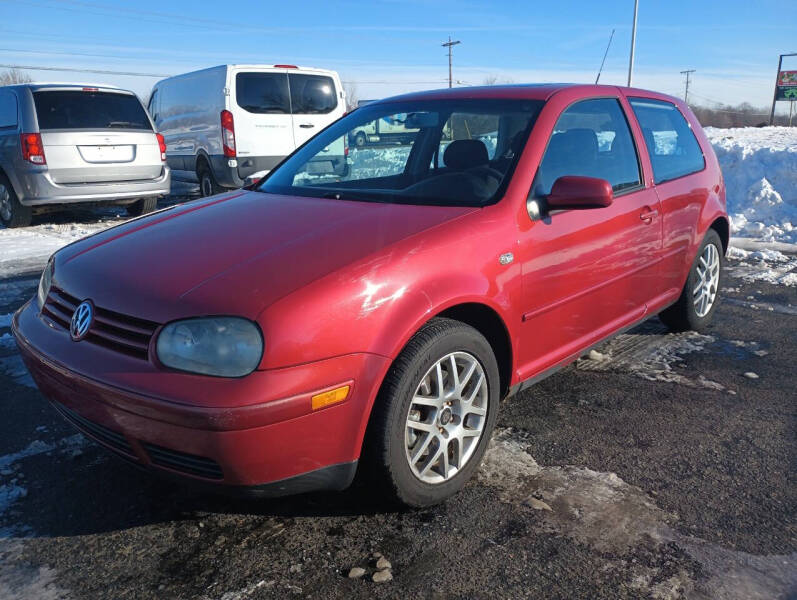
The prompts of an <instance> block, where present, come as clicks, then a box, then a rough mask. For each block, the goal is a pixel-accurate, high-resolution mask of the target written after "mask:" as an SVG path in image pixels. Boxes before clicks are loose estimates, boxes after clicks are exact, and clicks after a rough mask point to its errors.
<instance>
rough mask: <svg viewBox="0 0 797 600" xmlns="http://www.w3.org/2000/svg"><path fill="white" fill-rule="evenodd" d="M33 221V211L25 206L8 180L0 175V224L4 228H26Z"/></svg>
mask: <svg viewBox="0 0 797 600" xmlns="http://www.w3.org/2000/svg"><path fill="white" fill-rule="evenodd" d="M31 219H33V209H32V208H31V207H30V206H25V205H24V204H22V203H21V202H20V201H19V198H17V194H16V192H15V191H14V188H13V187H12V186H11V183H10V182H9V181H8V178H7V177H6V176H5V175H0V222H2V223H3V225H5V226H6V227H27V226H28V225H30V222H31Z"/></svg>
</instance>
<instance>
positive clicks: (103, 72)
mask: <svg viewBox="0 0 797 600" xmlns="http://www.w3.org/2000/svg"><path fill="white" fill-rule="evenodd" d="M0 68H3V69H23V70H25V71H69V72H70V73H99V74H100V75H129V76H131V77H171V75H168V74H165V73H136V72H134V71H109V70H105V69H75V68H71V67H36V66H32V65H3V64H0Z"/></svg>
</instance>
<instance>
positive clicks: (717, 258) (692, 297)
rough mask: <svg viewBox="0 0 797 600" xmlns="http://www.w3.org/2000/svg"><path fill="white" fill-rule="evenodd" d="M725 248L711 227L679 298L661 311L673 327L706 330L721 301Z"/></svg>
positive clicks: (674, 328) (663, 317)
mask: <svg viewBox="0 0 797 600" xmlns="http://www.w3.org/2000/svg"><path fill="white" fill-rule="evenodd" d="M723 261H724V252H723V249H722V241H721V240H720V236H719V234H717V232H716V231H714V230H713V229H709V230H708V233H706V237H704V238H703V243H702V244H700V249H699V250H698V251H697V256H696V257H695V260H694V262H693V263H692V268H691V269H690V270H689V277H687V278H686V285H684V288H683V290H682V291H681V295H680V297H679V298H678V300H677V301H676V302H675V304H673V305H672V306H670V307H669V308H667V309H665V310H664V311H662V312H661V314H660V315H659V318H660V319H661V320H662V322H663V323H664V324H665V325H667V327H669V328H670V329H671V330H673V331H688V330H692V331H704V330H705V329H706V328H707V327H708V326H709V324H710V323H711V319H712V317H713V316H714V312H715V311H716V310H717V306H718V305H719V303H720V289H722V282H723V279H724V272H723Z"/></svg>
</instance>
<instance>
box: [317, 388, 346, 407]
mask: <svg viewBox="0 0 797 600" xmlns="http://www.w3.org/2000/svg"><path fill="white" fill-rule="evenodd" d="M348 395H349V386H348V385H344V386H341V387H339V388H335V389H334V390H329V391H328V392H321V393H320V394H316V395H315V396H313V399H312V404H313V410H318V409H319V408H324V407H326V406H330V405H331V404H337V403H338V402H343V401H344V400H345V399H346V397H347V396H348Z"/></svg>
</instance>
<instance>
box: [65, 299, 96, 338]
mask: <svg viewBox="0 0 797 600" xmlns="http://www.w3.org/2000/svg"><path fill="white" fill-rule="evenodd" d="M93 321H94V306H93V305H92V304H91V301H90V300H84V301H83V302H81V303H80V304H78V307H77V308H76V309H75V314H73V315H72V321H71V322H70V323H69V335H71V336H72V339H73V340H74V341H76V342H79V341H80V340H82V339H83V338H84V337H86V334H87V333H88V332H89V328H90V327H91V323H92V322H93Z"/></svg>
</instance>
